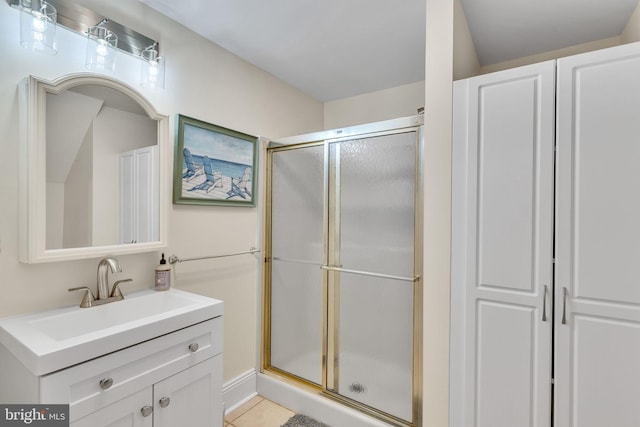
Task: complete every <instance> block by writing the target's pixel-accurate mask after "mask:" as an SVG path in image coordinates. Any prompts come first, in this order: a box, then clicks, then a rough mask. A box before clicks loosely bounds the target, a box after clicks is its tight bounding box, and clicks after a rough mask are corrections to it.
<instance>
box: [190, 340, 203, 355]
mask: <svg viewBox="0 0 640 427" xmlns="http://www.w3.org/2000/svg"><path fill="white" fill-rule="evenodd" d="M199 348H200V346H199V345H198V343H197V342H194V343H193V344H189V351H191V353H195V352H196V351H198V349H199Z"/></svg>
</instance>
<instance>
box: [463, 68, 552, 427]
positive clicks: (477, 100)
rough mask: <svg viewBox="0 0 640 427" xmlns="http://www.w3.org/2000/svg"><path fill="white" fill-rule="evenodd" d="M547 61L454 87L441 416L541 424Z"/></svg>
mask: <svg viewBox="0 0 640 427" xmlns="http://www.w3.org/2000/svg"><path fill="white" fill-rule="evenodd" d="M554 80H555V62H554V61H550V62H545V63H541V64H536V65H534V66H527V67H522V68H518V69H513V70H508V71H504V72H499V73H494V74H490V75H484V76H479V77H475V78H471V79H467V80H463V81H459V82H456V84H455V86H454V140H453V144H454V146H453V216H452V226H453V229H452V273H451V274H452V309H451V312H452V319H451V320H452V325H451V326H452V337H451V411H450V417H451V425H452V426H455V427H469V426H474V427H514V426H528V427H529V426H531V427H533V426H536V427H542V426H548V425H549V424H550V421H551V409H550V400H551V358H552V357H551V351H552V350H551V347H552V346H551V333H552V326H551V324H552V322H551V320H552V319H551V307H550V304H551V286H552V257H553V252H552V248H553V143H554V87H555V81H554Z"/></svg>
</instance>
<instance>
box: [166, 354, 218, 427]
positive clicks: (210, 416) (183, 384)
mask: <svg viewBox="0 0 640 427" xmlns="http://www.w3.org/2000/svg"><path fill="white" fill-rule="evenodd" d="M153 398H154V415H153V416H154V427H177V426H189V427H222V418H223V414H222V355H218V356H215V357H212V358H210V359H207V360H205V361H204V362H202V363H199V364H197V365H195V366H193V367H191V368H189V369H186V370H184V371H182V372H180V373H178V374H176V375H174V376H172V377H169V378H167V379H166V380H164V381H161V382H159V383H158V384H156V385H155V386H154V387H153Z"/></svg>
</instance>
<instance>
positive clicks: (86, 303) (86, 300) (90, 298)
mask: <svg viewBox="0 0 640 427" xmlns="http://www.w3.org/2000/svg"><path fill="white" fill-rule="evenodd" d="M73 291H84V295H83V296H82V301H80V307H82V308H86V307H91V306H92V305H93V302H94V301H95V300H96V297H95V296H94V295H93V292H91V289H89V288H88V287H86V286H78V287H76V288H69V292H73Z"/></svg>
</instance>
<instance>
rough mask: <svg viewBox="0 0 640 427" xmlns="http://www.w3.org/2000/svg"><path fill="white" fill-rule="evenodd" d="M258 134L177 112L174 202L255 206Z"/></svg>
mask: <svg viewBox="0 0 640 427" xmlns="http://www.w3.org/2000/svg"><path fill="white" fill-rule="evenodd" d="M256 146H257V138H256V137H255V136H251V135H247V134H244V133H241V132H237V131H234V130H231V129H226V128H223V127H220V126H216V125H212V124H210V123H206V122H203V121H201V120H197V119H193V118H191V117H186V116H183V115H178V122H177V137H176V151H175V156H174V159H175V163H174V168H173V202H174V203H180V204H192V205H231V206H255V205H256V201H255V189H256V180H255V170H256V156H257V148H256Z"/></svg>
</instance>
